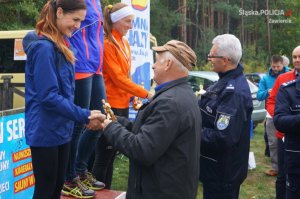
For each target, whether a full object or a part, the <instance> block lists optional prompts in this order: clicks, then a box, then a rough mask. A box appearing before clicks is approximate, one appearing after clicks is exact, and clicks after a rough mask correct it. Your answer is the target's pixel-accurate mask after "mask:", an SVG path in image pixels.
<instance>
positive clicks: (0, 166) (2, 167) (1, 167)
mask: <svg viewBox="0 0 300 199" xmlns="http://www.w3.org/2000/svg"><path fill="white" fill-rule="evenodd" d="M8 165H9V161H8V160H5V161H3V162H0V171H5V170H7V169H8Z"/></svg>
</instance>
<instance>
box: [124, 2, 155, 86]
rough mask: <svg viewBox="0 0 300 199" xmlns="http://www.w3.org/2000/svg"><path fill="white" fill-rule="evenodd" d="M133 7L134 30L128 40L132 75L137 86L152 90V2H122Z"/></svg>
mask: <svg viewBox="0 0 300 199" xmlns="http://www.w3.org/2000/svg"><path fill="white" fill-rule="evenodd" d="M122 2H123V3H126V4H128V5H129V6H132V9H133V12H134V20H133V24H132V25H133V28H132V29H131V30H129V31H128V33H127V38H128V41H129V44H130V48H131V59H132V65H131V74H132V79H133V81H134V82H136V83H137V84H141V85H142V84H143V86H144V87H145V89H148V90H149V89H150V86H151V85H150V70H151V68H150V67H151V66H150V63H152V59H153V56H152V51H151V50H150V36H149V34H150V0H122Z"/></svg>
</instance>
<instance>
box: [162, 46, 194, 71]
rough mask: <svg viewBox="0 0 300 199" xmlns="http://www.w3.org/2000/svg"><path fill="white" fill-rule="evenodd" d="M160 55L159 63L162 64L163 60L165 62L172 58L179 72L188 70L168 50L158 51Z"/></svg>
mask: <svg viewBox="0 0 300 199" xmlns="http://www.w3.org/2000/svg"><path fill="white" fill-rule="evenodd" d="M160 55H161V56H162V59H161V62H160V63H161V64H163V62H165V61H166V60H168V59H170V60H173V62H174V64H175V66H176V67H177V69H178V70H179V71H181V72H184V73H187V74H188V73H189V70H188V69H187V68H186V67H185V66H184V65H183V64H182V63H181V62H180V61H179V60H177V59H176V58H175V57H174V56H173V55H172V53H170V52H169V51H164V52H162V53H160Z"/></svg>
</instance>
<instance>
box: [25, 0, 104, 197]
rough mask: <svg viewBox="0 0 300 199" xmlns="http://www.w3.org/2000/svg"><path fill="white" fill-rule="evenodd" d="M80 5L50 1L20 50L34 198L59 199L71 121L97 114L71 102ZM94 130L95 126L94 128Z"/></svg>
mask: <svg viewBox="0 0 300 199" xmlns="http://www.w3.org/2000/svg"><path fill="white" fill-rule="evenodd" d="M85 13H86V4H85V1H84V0H56V1H48V2H47V3H46V4H45V6H44V7H43V10H42V12H41V16H40V20H39V21H38V22H37V25H36V32H29V33H28V34H27V35H26V36H25V38H24V40H23V46H24V48H25V52H26V54H27V61H26V68H25V78H26V82H25V120H26V124H25V137H26V142H27V144H28V145H29V146H30V149H31V155H32V165H33V172H34V177H35V190H34V196H33V198H34V199H40V198H43V199H59V198H60V192H61V189H62V186H63V182H64V178H65V173H66V167H67V160H68V155H69V147H70V141H71V135H72V132H73V126H74V121H77V122H82V123H85V124H89V125H90V127H91V125H93V124H94V125H95V124H96V123H95V120H93V121H92V120H91V121H90V120H89V117H90V116H92V117H93V116H94V114H95V113H99V111H89V110H87V109H82V108H80V107H78V106H76V105H75V104H74V103H73V100H74V87H75V83H74V66H73V64H74V62H75V57H74V54H73V53H72V50H71V49H70V48H71V47H70V45H69V43H68V39H67V37H70V36H71V34H72V32H73V30H74V29H76V28H79V26H80V22H81V21H82V20H83V19H84V17H85ZM94 127H95V126H94Z"/></svg>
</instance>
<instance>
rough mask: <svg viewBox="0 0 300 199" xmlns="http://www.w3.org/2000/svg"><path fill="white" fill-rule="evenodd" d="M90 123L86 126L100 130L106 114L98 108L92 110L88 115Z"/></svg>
mask: <svg viewBox="0 0 300 199" xmlns="http://www.w3.org/2000/svg"><path fill="white" fill-rule="evenodd" d="M89 119H90V123H89V124H88V125H86V127H87V128H88V129H90V130H93V131H95V130H100V129H103V122H104V120H105V119H106V116H105V115H104V114H102V113H101V111H98V110H92V111H91V115H90V116H89Z"/></svg>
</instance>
